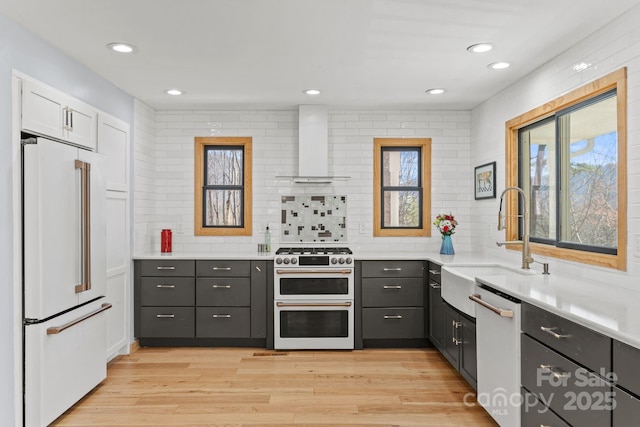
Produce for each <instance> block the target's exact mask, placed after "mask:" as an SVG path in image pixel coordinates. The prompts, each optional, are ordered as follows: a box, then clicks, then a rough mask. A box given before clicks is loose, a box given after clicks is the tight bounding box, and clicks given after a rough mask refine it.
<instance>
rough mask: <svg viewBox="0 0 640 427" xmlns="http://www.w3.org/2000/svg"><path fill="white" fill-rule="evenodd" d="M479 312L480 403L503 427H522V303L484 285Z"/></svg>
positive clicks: (480, 286) (473, 297)
mask: <svg viewBox="0 0 640 427" xmlns="http://www.w3.org/2000/svg"><path fill="white" fill-rule="evenodd" d="M469 299H471V300H473V301H475V302H476V303H477V304H478V305H479V306H478V307H477V309H476V328H477V330H476V339H477V355H478V390H477V393H478V403H479V404H480V405H482V407H484V408H485V410H486V411H487V412H488V413H489V415H491V416H492V417H493V419H494V420H496V422H497V423H498V424H499V425H500V426H502V427H520V406H521V405H520V402H521V399H520V318H521V316H520V301H519V300H517V299H515V298H513V297H511V296H510V295H506V294H504V293H501V292H499V291H497V290H495V289H492V288H490V287H488V286H485V285H483V284H477V285H476V294H474V295H471V296H469Z"/></svg>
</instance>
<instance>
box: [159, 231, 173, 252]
mask: <svg viewBox="0 0 640 427" xmlns="http://www.w3.org/2000/svg"><path fill="white" fill-rule="evenodd" d="M160 252H163V253H164V252H171V230H169V229H168V228H165V229H164V230H162V232H160Z"/></svg>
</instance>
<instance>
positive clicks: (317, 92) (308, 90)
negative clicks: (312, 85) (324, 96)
mask: <svg viewBox="0 0 640 427" xmlns="http://www.w3.org/2000/svg"><path fill="white" fill-rule="evenodd" d="M304 93H306V94H307V95H320V91H319V90H318V89H307V90H305V91H304Z"/></svg>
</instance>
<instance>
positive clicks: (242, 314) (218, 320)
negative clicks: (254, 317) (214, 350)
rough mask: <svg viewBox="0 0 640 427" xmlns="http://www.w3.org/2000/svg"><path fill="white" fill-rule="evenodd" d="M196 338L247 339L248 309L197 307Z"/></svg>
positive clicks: (248, 332)
mask: <svg viewBox="0 0 640 427" xmlns="http://www.w3.org/2000/svg"><path fill="white" fill-rule="evenodd" d="M196 336H197V337H198V338H249V337H250V336H251V311H250V309H249V308H248V307H247V308H238V307H198V308H197V309H196Z"/></svg>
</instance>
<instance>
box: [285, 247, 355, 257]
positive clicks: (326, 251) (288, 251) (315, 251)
mask: <svg viewBox="0 0 640 427" xmlns="http://www.w3.org/2000/svg"><path fill="white" fill-rule="evenodd" d="M351 254H353V252H352V251H351V249H349V248H278V250H277V251H276V255H351Z"/></svg>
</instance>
